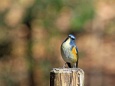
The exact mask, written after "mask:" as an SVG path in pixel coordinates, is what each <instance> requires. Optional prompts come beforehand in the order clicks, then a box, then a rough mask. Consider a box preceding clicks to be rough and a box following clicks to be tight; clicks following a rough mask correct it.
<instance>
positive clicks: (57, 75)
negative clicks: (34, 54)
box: [50, 68, 84, 86]
mask: <svg viewBox="0 0 115 86" xmlns="http://www.w3.org/2000/svg"><path fill="white" fill-rule="evenodd" d="M50 86H84V71H83V70H82V69H80V68H53V69H52V70H51V72H50Z"/></svg>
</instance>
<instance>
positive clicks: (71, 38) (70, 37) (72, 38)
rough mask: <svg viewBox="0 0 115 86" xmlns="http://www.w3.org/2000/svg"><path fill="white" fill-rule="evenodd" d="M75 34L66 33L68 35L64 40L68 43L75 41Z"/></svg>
mask: <svg viewBox="0 0 115 86" xmlns="http://www.w3.org/2000/svg"><path fill="white" fill-rule="evenodd" d="M75 39H76V38H75V36H74V35H72V34H69V35H68V37H67V38H66V39H65V41H64V42H68V43H70V42H74V41H75Z"/></svg>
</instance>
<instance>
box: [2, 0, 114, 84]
mask: <svg viewBox="0 0 115 86" xmlns="http://www.w3.org/2000/svg"><path fill="white" fill-rule="evenodd" d="M70 33H71V34H74V35H75V36H76V38H77V40H76V44H77V46H78V49H79V57H80V58H79V67H80V68H82V69H83V70H84V71H85V86H114V85H115V0H0V86H49V79H50V78H49V75H50V71H51V69H52V68H56V67H62V66H63V64H64V61H63V59H62V57H61V54H60V45H61V43H62V42H63V40H64V39H65V38H66V37H67V36H68V34H70Z"/></svg>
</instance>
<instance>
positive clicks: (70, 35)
mask: <svg viewBox="0 0 115 86" xmlns="http://www.w3.org/2000/svg"><path fill="white" fill-rule="evenodd" d="M68 38H70V39H71V40H75V39H76V38H75V36H74V35H72V34H69V36H68Z"/></svg>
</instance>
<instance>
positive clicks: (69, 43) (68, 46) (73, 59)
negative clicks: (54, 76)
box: [61, 34, 79, 68]
mask: <svg viewBox="0 0 115 86" xmlns="http://www.w3.org/2000/svg"><path fill="white" fill-rule="evenodd" d="M75 40H76V38H75V36H74V35H72V34H69V35H68V37H67V38H66V39H65V40H64V41H63V43H62V44H61V55H62V58H63V60H64V61H65V62H66V63H65V65H66V64H67V65H68V67H69V68H78V59H79V55H78V48H77V46H76V43H75ZM65 65H64V66H63V67H65Z"/></svg>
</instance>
